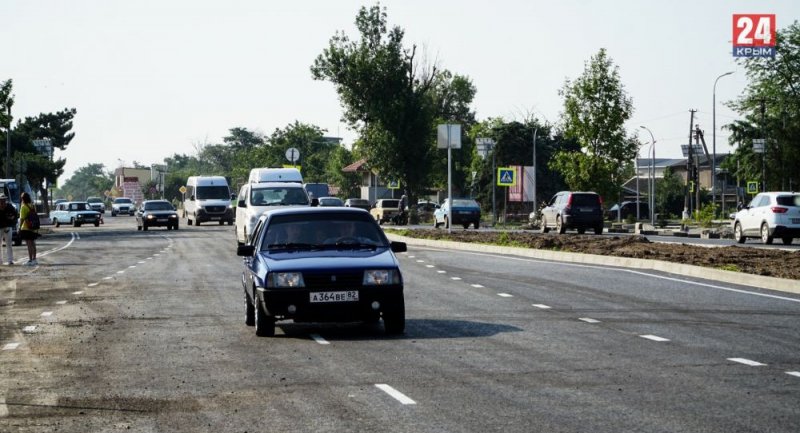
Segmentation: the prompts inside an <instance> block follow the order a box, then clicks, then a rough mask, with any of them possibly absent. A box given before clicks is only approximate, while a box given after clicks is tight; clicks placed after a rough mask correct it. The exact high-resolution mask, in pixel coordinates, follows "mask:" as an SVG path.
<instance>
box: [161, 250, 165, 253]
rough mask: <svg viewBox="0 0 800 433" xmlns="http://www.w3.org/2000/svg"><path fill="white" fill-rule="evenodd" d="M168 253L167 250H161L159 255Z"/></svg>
mask: <svg viewBox="0 0 800 433" xmlns="http://www.w3.org/2000/svg"><path fill="white" fill-rule="evenodd" d="M166 252H167V250H161V251H159V253H166Z"/></svg>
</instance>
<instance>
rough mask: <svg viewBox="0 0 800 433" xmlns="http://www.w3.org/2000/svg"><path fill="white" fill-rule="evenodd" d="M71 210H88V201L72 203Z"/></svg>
mask: <svg viewBox="0 0 800 433" xmlns="http://www.w3.org/2000/svg"><path fill="white" fill-rule="evenodd" d="M69 210H86V203H72V204H70V205H69Z"/></svg>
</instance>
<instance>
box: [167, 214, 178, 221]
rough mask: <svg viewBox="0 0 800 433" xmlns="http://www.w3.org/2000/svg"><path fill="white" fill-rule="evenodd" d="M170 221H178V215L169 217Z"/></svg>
mask: <svg viewBox="0 0 800 433" xmlns="http://www.w3.org/2000/svg"><path fill="white" fill-rule="evenodd" d="M169 219H173V220H176V219H178V215H176V214H172V215H170V216H169Z"/></svg>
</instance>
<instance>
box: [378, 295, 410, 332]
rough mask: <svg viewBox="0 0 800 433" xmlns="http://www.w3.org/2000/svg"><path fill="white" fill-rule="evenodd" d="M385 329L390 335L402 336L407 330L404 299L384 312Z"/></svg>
mask: <svg viewBox="0 0 800 433" xmlns="http://www.w3.org/2000/svg"><path fill="white" fill-rule="evenodd" d="M383 329H384V331H386V333H387V334H389V335H398V334H402V333H403V332H404V331H405V329H406V307H405V301H404V300H403V298H400V300H399V302H398V303H397V305H394V306H392V307H391V308H389V309H387V310H386V311H384V312H383Z"/></svg>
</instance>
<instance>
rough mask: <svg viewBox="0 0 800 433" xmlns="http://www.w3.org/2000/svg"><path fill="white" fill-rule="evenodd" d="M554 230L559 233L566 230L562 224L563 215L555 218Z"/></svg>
mask: <svg viewBox="0 0 800 433" xmlns="http://www.w3.org/2000/svg"><path fill="white" fill-rule="evenodd" d="M556 231H557V232H558V234H561V235H563V234H564V233H566V232H567V227H566V226H565V225H564V218H563V217H558V218H556Z"/></svg>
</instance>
